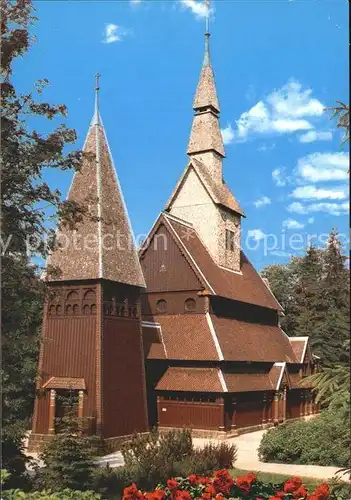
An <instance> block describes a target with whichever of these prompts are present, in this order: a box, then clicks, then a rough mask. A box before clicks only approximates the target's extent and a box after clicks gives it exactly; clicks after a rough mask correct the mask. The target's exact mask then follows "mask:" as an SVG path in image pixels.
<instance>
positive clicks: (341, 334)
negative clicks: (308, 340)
mask: <svg viewBox="0 0 351 500" xmlns="http://www.w3.org/2000/svg"><path fill="white" fill-rule="evenodd" d="M323 260H324V276H323V281H322V290H321V296H322V300H323V302H324V304H325V306H326V308H327V314H326V315H325V319H324V341H325V343H326V344H327V345H328V353H327V357H326V359H325V362H326V363H325V364H328V365H331V364H334V363H339V362H344V363H347V362H348V360H349V348H348V347H347V340H348V339H349V332H350V320H349V309H350V280H349V271H348V269H347V268H346V265H345V263H346V260H347V258H346V257H345V256H344V255H343V254H342V246H341V243H340V240H339V238H338V232H337V231H336V230H335V229H333V230H332V231H331V233H330V236H329V240H328V244H327V248H326V250H325V251H324V252H323Z"/></svg>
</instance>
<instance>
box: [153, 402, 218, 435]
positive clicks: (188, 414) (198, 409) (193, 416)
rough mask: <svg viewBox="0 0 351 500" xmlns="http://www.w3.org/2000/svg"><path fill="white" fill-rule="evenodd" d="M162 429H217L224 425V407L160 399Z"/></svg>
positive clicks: (158, 404) (158, 405)
mask: <svg viewBox="0 0 351 500" xmlns="http://www.w3.org/2000/svg"><path fill="white" fill-rule="evenodd" d="M157 408H158V425H159V426H160V427H178V428H182V427H187V428H189V429H215V430H218V429H219V427H221V426H222V425H223V406H222V405H221V404H219V403H217V402H216V403H204V402H190V401H171V400H170V401H164V400H160V399H158V403H157Z"/></svg>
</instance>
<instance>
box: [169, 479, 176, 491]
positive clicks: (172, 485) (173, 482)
mask: <svg viewBox="0 0 351 500" xmlns="http://www.w3.org/2000/svg"><path fill="white" fill-rule="evenodd" d="M167 486H168V488H169V489H170V490H175V489H176V488H177V487H178V482H177V481H176V480H175V479H168V481H167Z"/></svg>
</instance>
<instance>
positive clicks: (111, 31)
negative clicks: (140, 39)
mask: <svg viewBox="0 0 351 500" xmlns="http://www.w3.org/2000/svg"><path fill="white" fill-rule="evenodd" d="M127 34H129V31H128V30H126V29H125V28H122V27H121V26H118V25H117V24H113V23H108V24H106V25H105V31H104V39H103V43H115V42H122V41H123V39H124V37H125V35H127Z"/></svg>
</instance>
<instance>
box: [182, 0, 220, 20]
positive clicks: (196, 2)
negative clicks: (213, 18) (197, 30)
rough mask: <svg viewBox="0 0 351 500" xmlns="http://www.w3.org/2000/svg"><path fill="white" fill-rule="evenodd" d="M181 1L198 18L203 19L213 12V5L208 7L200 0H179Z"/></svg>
mask: <svg viewBox="0 0 351 500" xmlns="http://www.w3.org/2000/svg"><path fill="white" fill-rule="evenodd" d="M179 1H180V3H181V4H182V5H183V6H184V7H187V8H188V9H190V10H191V11H192V13H193V14H194V15H195V17H196V18H197V19H203V18H205V17H207V16H208V15H211V14H212V13H213V7H211V8H210V9H208V7H207V5H206V3H205V2H203V1H200V0H179Z"/></svg>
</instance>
